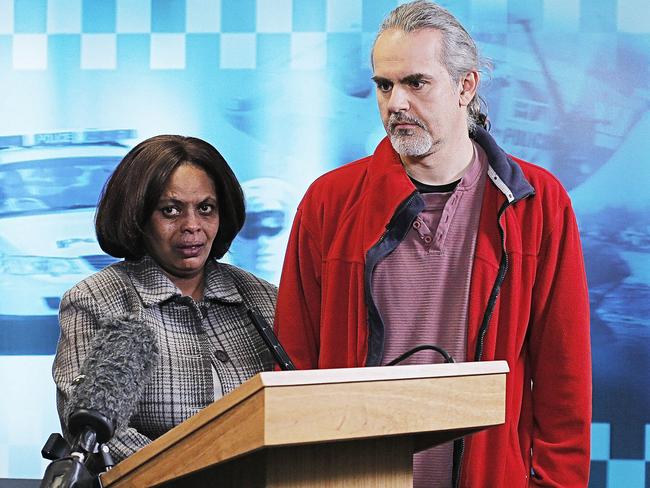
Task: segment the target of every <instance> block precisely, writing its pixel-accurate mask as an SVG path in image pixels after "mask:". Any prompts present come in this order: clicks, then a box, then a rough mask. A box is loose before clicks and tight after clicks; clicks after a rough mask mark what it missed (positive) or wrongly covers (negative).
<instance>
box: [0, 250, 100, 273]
mask: <svg viewBox="0 0 650 488" xmlns="http://www.w3.org/2000/svg"><path fill="white" fill-rule="evenodd" d="M88 271H89V270H88V267H87V266H86V265H85V263H84V262H83V261H82V260H80V259H77V258H52V257H42V256H7V255H5V256H0V273H2V274H5V275H19V276H28V275H49V276H61V275H67V274H80V273H87V272H88Z"/></svg>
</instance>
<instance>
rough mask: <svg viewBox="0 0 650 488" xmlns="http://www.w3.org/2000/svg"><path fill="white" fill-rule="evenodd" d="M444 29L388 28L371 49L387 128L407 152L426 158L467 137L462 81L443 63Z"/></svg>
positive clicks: (400, 149)
mask: <svg viewBox="0 0 650 488" xmlns="http://www.w3.org/2000/svg"><path fill="white" fill-rule="evenodd" d="M441 49H442V34H441V32H440V31H438V30H433V29H422V30H418V31H414V32H410V33H406V32H404V31H401V30H397V29H389V30H387V31H385V32H384V33H382V34H381V36H380V37H379V39H377V42H376V44H375V47H374V50H373V69H374V76H373V78H372V79H373V80H374V82H375V84H376V85H377V101H378V103H379V112H380V114H381V118H382V121H383V123H384V127H385V128H386V133H387V134H388V136H389V137H390V140H391V143H392V145H393V147H394V148H395V150H396V151H397V152H398V153H399V154H400V155H404V156H412V157H424V156H427V155H430V154H434V153H436V152H438V151H440V150H441V149H442V148H443V147H445V145H446V144H452V145H453V144H454V142H455V141H456V140H458V138H459V137H462V136H465V137H466V136H467V111H466V108H465V105H466V103H465V98H464V97H463V96H462V95H461V92H462V86H463V84H462V80H461V81H460V82H458V83H454V82H453V81H452V80H451V78H450V76H449V73H448V72H447V70H446V69H445V67H444V66H443V65H442V63H441V62H440V59H441V56H440V54H441Z"/></svg>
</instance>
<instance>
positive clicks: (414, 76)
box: [399, 73, 431, 83]
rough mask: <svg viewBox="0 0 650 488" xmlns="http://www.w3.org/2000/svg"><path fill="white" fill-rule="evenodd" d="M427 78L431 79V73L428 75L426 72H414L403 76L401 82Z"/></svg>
mask: <svg viewBox="0 0 650 488" xmlns="http://www.w3.org/2000/svg"><path fill="white" fill-rule="evenodd" d="M426 79H431V77H430V76H429V75H426V74H424V73H413V74H411V75H408V76H405V77H404V78H402V79H401V80H399V81H400V83H412V82H414V81H421V80H426Z"/></svg>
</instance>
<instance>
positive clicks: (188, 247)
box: [176, 244, 204, 258]
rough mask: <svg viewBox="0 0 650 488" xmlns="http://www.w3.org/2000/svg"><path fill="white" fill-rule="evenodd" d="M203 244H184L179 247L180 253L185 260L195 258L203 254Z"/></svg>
mask: <svg viewBox="0 0 650 488" xmlns="http://www.w3.org/2000/svg"><path fill="white" fill-rule="evenodd" d="M203 247H204V245H203V244H182V245H180V246H177V247H176V249H178V253H179V254H180V255H181V256H183V257H185V258H193V257H196V256H198V255H200V254H201V253H202V252H203Z"/></svg>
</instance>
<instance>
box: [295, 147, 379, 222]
mask: <svg viewBox="0 0 650 488" xmlns="http://www.w3.org/2000/svg"><path fill="white" fill-rule="evenodd" d="M371 159H372V156H367V157H364V158H362V159H358V160H356V161H352V162H350V163H347V164H344V165H343V166H340V167H338V168H336V169H333V170H331V171H328V172H327V173H325V174H324V175H322V176H320V177H318V178H317V179H316V180H315V181H314V182H313V183H312V184H311V185H310V186H309V188H308V189H307V192H306V193H305V196H304V198H303V200H302V202H301V204H300V207H301V208H303V209H304V208H305V207H306V206H307V207H313V206H316V207H320V206H321V205H327V206H328V207H329V206H331V205H334V206H338V205H340V204H342V203H343V202H345V201H347V200H348V199H349V198H350V197H351V196H358V194H359V193H360V192H362V191H363V188H364V186H365V184H364V183H365V181H366V179H367V173H368V163H369V162H370V160H371Z"/></svg>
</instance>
